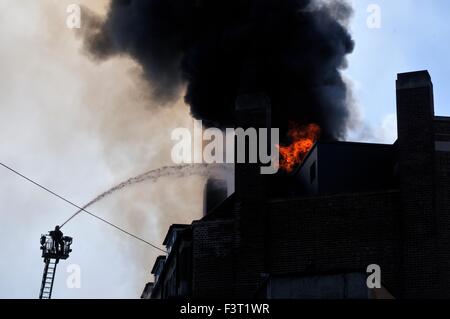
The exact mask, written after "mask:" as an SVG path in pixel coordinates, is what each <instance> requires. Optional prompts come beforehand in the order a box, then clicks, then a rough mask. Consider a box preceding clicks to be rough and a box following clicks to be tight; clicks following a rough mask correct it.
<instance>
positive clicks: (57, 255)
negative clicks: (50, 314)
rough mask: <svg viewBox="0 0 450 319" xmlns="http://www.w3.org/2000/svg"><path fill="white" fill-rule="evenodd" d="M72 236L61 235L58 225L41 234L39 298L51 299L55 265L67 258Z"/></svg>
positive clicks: (70, 250)
mask: <svg viewBox="0 0 450 319" xmlns="http://www.w3.org/2000/svg"><path fill="white" fill-rule="evenodd" d="M71 245H72V238H71V237H67V236H63V235H62V232H61V231H60V230H59V226H56V227H55V230H53V231H50V232H49V233H48V234H46V235H41V250H42V258H43V259H44V264H45V266H44V273H43V275H42V283H41V290H40V292H39V299H51V298H52V292H53V284H54V282H55V275H56V266H57V265H58V263H59V261H60V260H66V259H67V258H69V254H70V253H71V252H72V249H71V248H70V246H71Z"/></svg>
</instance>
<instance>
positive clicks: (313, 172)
mask: <svg viewBox="0 0 450 319" xmlns="http://www.w3.org/2000/svg"><path fill="white" fill-rule="evenodd" d="M309 177H310V179H311V184H312V183H314V181H315V180H316V177H317V165H316V162H314V163H312V165H311V167H310V168H309Z"/></svg>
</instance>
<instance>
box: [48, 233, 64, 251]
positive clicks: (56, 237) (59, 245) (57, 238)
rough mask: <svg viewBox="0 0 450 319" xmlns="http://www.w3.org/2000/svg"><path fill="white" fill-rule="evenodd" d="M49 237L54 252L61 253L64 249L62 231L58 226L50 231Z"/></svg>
mask: <svg viewBox="0 0 450 319" xmlns="http://www.w3.org/2000/svg"><path fill="white" fill-rule="evenodd" d="M50 237H52V239H53V245H54V247H55V250H56V253H57V254H59V253H62V252H63V249H64V241H63V233H62V231H61V230H60V227H59V226H56V227H55V230H53V231H51V232H50Z"/></svg>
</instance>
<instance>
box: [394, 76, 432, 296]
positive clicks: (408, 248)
mask: <svg viewBox="0 0 450 319" xmlns="http://www.w3.org/2000/svg"><path fill="white" fill-rule="evenodd" d="M397 121H398V151H399V169H400V180H401V190H402V210H403V225H402V226H403V229H402V236H403V245H404V246H403V254H402V262H401V265H402V269H401V274H403V280H402V283H403V285H402V286H403V287H402V288H403V293H402V297H403V298H420V297H421V296H424V295H426V296H429V297H432V296H435V297H438V289H439V264H438V262H437V260H436V259H437V257H436V256H437V255H438V251H437V225H436V221H437V220H436V210H435V202H434V185H435V184H434V138H433V121H434V100H433V84H432V82H431V77H430V75H429V73H428V72H427V71H420V72H412V73H403V74H398V78H397Z"/></svg>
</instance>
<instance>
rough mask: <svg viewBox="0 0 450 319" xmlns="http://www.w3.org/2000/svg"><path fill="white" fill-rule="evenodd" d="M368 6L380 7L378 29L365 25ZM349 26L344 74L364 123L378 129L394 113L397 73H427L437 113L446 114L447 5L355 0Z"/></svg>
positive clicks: (449, 103)
mask: <svg viewBox="0 0 450 319" xmlns="http://www.w3.org/2000/svg"><path fill="white" fill-rule="evenodd" d="M370 4H377V5H378V6H379V7H380V8H381V28H380V29H370V28H368V27H367V23H366V21H367V18H368V17H369V15H370V13H368V12H367V8H368V6H369V5H370ZM353 6H354V10H355V14H354V17H353V19H352V22H351V29H352V34H353V37H354V39H355V42H356V48H355V51H354V53H353V54H352V55H351V56H350V57H349V68H348V70H346V71H345V74H346V75H347V76H348V77H349V78H350V79H351V80H352V81H353V82H354V86H355V87H354V95H355V97H356V99H357V103H358V105H359V107H360V109H361V111H362V116H363V118H362V120H363V121H364V124H367V125H369V126H370V127H372V129H374V130H377V128H379V127H380V125H381V123H382V122H383V120H384V119H386V117H388V116H389V115H392V114H394V113H395V79H396V74H397V73H401V72H408V71H414V70H423V69H427V70H429V72H430V74H431V77H432V80H433V83H434V94H435V110H436V115H443V116H449V115H450V91H449V90H448V85H447V83H448V81H450V62H449V61H448V57H449V56H450V41H449V39H450V25H449V21H450V15H449V12H450V1H447V0H431V1H418V0H395V1H392V0H390V1H387V0H386V1H381V0H380V1H374V0H372V1H370V0H369V1H367V0H354V1H353Z"/></svg>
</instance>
